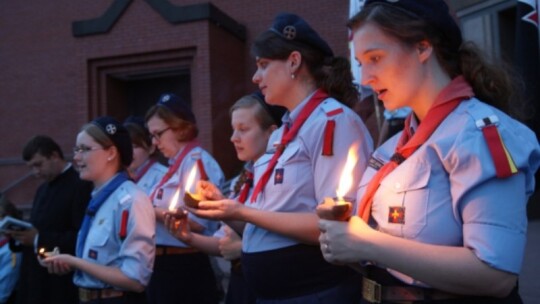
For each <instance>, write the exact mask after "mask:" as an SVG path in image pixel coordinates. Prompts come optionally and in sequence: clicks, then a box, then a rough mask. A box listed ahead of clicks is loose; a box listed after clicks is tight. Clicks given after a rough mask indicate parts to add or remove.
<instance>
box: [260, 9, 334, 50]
mask: <svg viewBox="0 0 540 304" xmlns="http://www.w3.org/2000/svg"><path fill="white" fill-rule="evenodd" d="M270 31H272V32H274V33H276V34H278V35H279V36H280V37H282V38H283V39H286V40H289V41H294V42H299V43H302V44H305V45H308V46H311V47H314V48H316V49H319V50H320V51H322V52H323V54H324V55H325V56H327V57H333V56H334V52H333V51H332V49H331V48H330V46H329V45H328V43H326V41H324V40H323V39H322V38H321V37H320V36H319V34H317V32H315V30H313V28H312V27H311V26H309V24H308V23H307V22H306V21H305V20H304V19H302V18H300V17H299V16H297V15H294V14H290V13H281V14H278V15H277V16H276V18H274V22H273V24H272V26H271V27H270Z"/></svg>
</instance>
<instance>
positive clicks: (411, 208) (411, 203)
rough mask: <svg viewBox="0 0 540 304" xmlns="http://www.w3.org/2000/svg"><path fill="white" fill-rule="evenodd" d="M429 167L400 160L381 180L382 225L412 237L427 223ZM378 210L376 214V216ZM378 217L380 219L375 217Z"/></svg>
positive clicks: (404, 235) (403, 235)
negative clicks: (383, 221) (401, 162)
mask: <svg viewBox="0 0 540 304" xmlns="http://www.w3.org/2000/svg"><path fill="white" fill-rule="evenodd" d="M430 171H431V170H430V167H429V165H428V164H425V163H418V162H416V163H415V162H404V163H403V164H401V165H400V166H399V167H397V168H396V169H395V170H394V171H393V172H392V173H390V174H389V175H388V176H387V177H386V178H385V179H383V181H382V182H381V187H382V188H383V189H385V191H384V192H383V196H384V197H381V199H382V200H383V202H384V203H383V205H384V206H385V208H384V209H383V210H381V211H383V212H382V213H383V214H382V215H383V216H384V219H385V220H386V221H385V223H386V224H385V226H387V228H388V229H389V230H391V231H394V232H395V233H396V234H398V235H401V236H402V237H405V238H415V237H417V236H418V235H419V234H420V233H421V232H422V230H423V229H424V228H425V227H426V225H427V220H428V219H427V217H428V210H429V196H430V189H429V187H428V184H429V179H430ZM380 215H381V214H379V216H380ZM379 220H380V219H379Z"/></svg>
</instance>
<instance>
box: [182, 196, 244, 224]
mask: <svg viewBox="0 0 540 304" xmlns="http://www.w3.org/2000/svg"><path fill="white" fill-rule="evenodd" d="M242 208H246V207H245V206H244V205H242V204H240V203H239V202H237V201H235V200H231V199H223V200H216V201H201V202H200V203H199V208H190V207H186V209H187V210H188V211H189V212H190V213H193V214H195V215H196V216H198V217H202V218H206V219H211V220H223V221H227V220H232V221H234V220H242V219H241V218H240V211H241V209H242Z"/></svg>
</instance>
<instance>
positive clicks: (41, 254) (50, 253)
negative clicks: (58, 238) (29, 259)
mask: <svg viewBox="0 0 540 304" xmlns="http://www.w3.org/2000/svg"><path fill="white" fill-rule="evenodd" d="M45 250H46V249H45V248H43V247H41V248H39V250H38V252H37V258H38V262H39V264H40V265H41V266H43V267H47V264H46V263H44V262H43V260H44V259H46V258H48V257H51V256H55V255H59V254H60V248H58V247H54V249H53V251H45Z"/></svg>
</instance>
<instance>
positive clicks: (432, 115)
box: [358, 76, 474, 223]
mask: <svg viewBox="0 0 540 304" xmlns="http://www.w3.org/2000/svg"><path fill="white" fill-rule="evenodd" d="M472 96H474V92H473V90H472V88H471V86H470V85H469V84H468V83H467V82H466V81H465V78H463V76H458V77H456V78H454V79H453V80H452V81H451V82H450V84H449V85H447V86H446V87H445V88H444V89H443V90H442V91H441V92H440V93H439V95H438V96H437V98H436V99H435V102H434V103H433V105H432V106H431V108H430V109H429V111H428V113H427V115H426V117H425V118H424V119H423V120H422V122H421V123H420V124H419V125H418V129H417V130H416V132H415V133H414V135H412V136H411V134H410V125H411V119H412V115H413V114H412V113H411V114H410V115H409V116H408V117H407V119H406V120H405V128H404V130H403V133H402V134H401V137H400V138H399V141H398V144H397V146H396V150H395V152H394V155H393V156H392V158H391V159H390V161H389V162H388V163H386V164H385V165H384V166H382V167H381V168H380V169H379V171H378V172H377V173H376V174H375V176H373V178H372V179H371V181H370V182H369V184H368V186H367V189H366V192H365V193H364V196H363V197H362V199H361V200H360V204H359V206H360V208H359V209H358V216H360V217H361V218H362V219H363V220H364V221H365V222H366V223H367V222H368V220H369V216H370V215H371V206H372V205H373V196H374V195H375V192H376V191H377V189H378V188H379V185H380V184H381V181H382V179H383V178H384V177H385V176H387V175H388V174H390V172H392V171H393V170H394V169H395V168H397V166H399V165H400V164H401V163H402V162H403V161H404V160H406V159H407V158H408V157H409V156H410V155H411V154H413V153H414V151H416V150H417V149H418V148H419V147H420V146H421V145H423V144H424V143H425V142H426V141H427V140H428V138H429V137H430V136H431V134H433V132H434V131H435V130H436V129H437V127H438V126H439V125H440V124H441V122H442V121H443V120H444V119H445V118H446V117H447V116H448V115H449V114H450V112H452V111H453V110H454V109H455V108H456V107H457V106H458V105H459V104H460V103H461V102H462V101H463V100H465V99H470V98H471V97H472Z"/></svg>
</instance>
